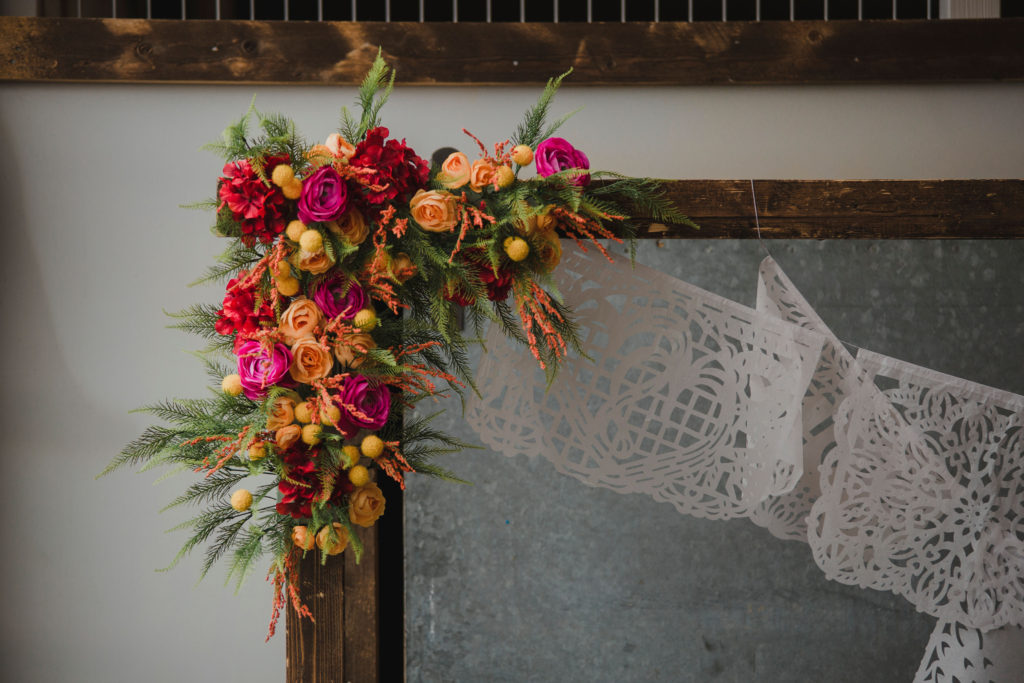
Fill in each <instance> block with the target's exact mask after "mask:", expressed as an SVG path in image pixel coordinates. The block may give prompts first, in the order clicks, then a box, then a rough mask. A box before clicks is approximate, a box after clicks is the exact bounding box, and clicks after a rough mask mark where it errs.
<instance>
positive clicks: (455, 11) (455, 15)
mask: <svg viewBox="0 0 1024 683" xmlns="http://www.w3.org/2000/svg"><path fill="white" fill-rule="evenodd" d="M452 23H453V24H457V23H459V0H452Z"/></svg>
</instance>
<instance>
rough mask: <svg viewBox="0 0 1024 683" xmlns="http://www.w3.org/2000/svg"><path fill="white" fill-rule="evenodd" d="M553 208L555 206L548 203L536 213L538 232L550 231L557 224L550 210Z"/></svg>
mask: <svg viewBox="0 0 1024 683" xmlns="http://www.w3.org/2000/svg"><path fill="white" fill-rule="evenodd" d="M553 208H555V207H554V206H552V205H550V204H549V205H548V206H545V207H544V210H543V211H541V212H540V214H538V215H537V230H539V231H540V232H551V231H552V230H554V229H555V228H556V227H557V226H558V219H557V218H555V216H554V214H553V213H552V212H551V209H553Z"/></svg>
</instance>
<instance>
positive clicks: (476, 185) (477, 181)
mask: <svg viewBox="0 0 1024 683" xmlns="http://www.w3.org/2000/svg"><path fill="white" fill-rule="evenodd" d="M497 170H498V169H496V168H495V167H494V165H493V164H491V163H490V162H489V161H487V160H486V159H477V160H476V161H474V162H473V166H472V167H470V169H469V188H470V189H471V190H473V191H474V192H480V191H481V190H483V189H484V188H485V187H486V186H488V185H493V184H494V174H495V172H496V171H497Z"/></svg>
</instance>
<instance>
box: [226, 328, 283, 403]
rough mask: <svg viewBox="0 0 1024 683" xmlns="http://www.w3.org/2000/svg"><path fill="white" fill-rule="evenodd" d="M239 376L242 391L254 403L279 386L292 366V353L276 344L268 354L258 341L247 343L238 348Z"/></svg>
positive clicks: (281, 345)
mask: <svg viewBox="0 0 1024 683" xmlns="http://www.w3.org/2000/svg"><path fill="white" fill-rule="evenodd" d="M236 353H237V354H238V374H239V376H240V377H241V378H242V390H243V391H244V392H245V395H246V397H247V398H250V399H252V400H253V401H256V400H259V399H261V398H263V397H264V396H266V395H267V388H268V387H270V386H272V385H274V384H277V382H278V380H280V379H281V378H283V377H284V376H285V374H286V373H287V372H288V368H289V367H290V366H291V364H292V352H291V351H289V350H288V347H287V346H285V345H284V344H274V349H273V350H272V351H271V352H270V353H269V354H268V353H267V351H266V349H264V348H263V345H262V344H260V343H259V342H258V341H247V342H245V343H244V344H241V345H240V346H239V347H238V351H237V352H236Z"/></svg>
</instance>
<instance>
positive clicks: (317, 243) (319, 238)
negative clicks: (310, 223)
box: [299, 230, 324, 254]
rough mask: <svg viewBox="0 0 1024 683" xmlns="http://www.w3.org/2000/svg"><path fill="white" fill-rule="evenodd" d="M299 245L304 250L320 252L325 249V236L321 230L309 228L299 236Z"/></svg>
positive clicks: (311, 252)
mask: <svg viewBox="0 0 1024 683" xmlns="http://www.w3.org/2000/svg"><path fill="white" fill-rule="evenodd" d="M299 246H300V247H302V251H306V252H309V253H310V254H318V253H320V252H321V251H323V250H324V237H323V235H321V234H320V231H319V230H307V231H305V232H304V233H302V235H300V236H299Z"/></svg>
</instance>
